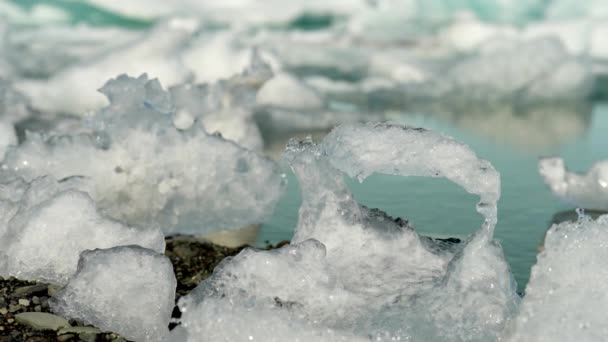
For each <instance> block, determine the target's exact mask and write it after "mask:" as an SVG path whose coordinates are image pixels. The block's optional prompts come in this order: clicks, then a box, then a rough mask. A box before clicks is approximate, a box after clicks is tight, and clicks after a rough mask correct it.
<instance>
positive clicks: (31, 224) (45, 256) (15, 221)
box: [0, 177, 165, 284]
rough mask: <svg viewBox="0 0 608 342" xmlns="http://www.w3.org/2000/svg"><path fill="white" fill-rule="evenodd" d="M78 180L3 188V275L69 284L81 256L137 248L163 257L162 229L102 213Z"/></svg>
mask: <svg viewBox="0 0 608 342" xmlns="http://www.w3.org/2000/svg"><path fill="white" fill-rule="evenodd" d="M88 190H89V187H88V185H87V184H86V182H85V181H83V180H81V179H79V177H72V178H68V179H64V180H61V181H59V182H58V181H56V180H55V179H53V178H52V177H42V178H37V179H34V180H33V181H32V182H31V183H26V182H25V181H23V180H21V179H18V178H16V179H14V180H12V181H10V182H4V183H3V184H1V185H0V275H2V276H3V277H8V276H14V277H17V278H20V279H30V280H39V281H46V282H50V283H55V284H65V283H66V282H67V281H68V278H69V277H70V276H71V275H72V274H73V273H74V272H75V271H76V264H77V262H78V256H79V254H80V252H82V251H84V250H87V249H95V248H110V247H114V246H122V245H129V244H138V245H140V246H144V247H146V248H150V249H152V250H154V251H156V252H159V253H162V252H164V250H165V240H164V237H163V234H162V232H161V231H160V229H159V228H158V227H157V226H147V227H136V226H126V225H124V224H123V223H120V222H118V221H115V220H113V219H110V218H108V217H106V216H105V215H104V214H102V213H100V212H99V210H98V209H97V207H96V206H95V202H94V201H93V200H92V199H91V197H90V196H89V195H88V193H87V192H85V191H88Z"/></svg>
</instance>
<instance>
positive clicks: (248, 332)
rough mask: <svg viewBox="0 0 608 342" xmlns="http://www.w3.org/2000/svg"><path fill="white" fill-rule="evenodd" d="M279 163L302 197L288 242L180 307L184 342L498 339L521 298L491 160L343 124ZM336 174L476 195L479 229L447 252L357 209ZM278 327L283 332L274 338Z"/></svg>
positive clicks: (427, 139)
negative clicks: (408, 179) (441, 183)
mask: <svg viewBox="0 0 608 342" xmlns="http://www.w3.org/2000/svg"><path fill="white" fill-rule="evenodd" d="M286 159H287V161H288V162H289V163H290V165H291V166H292V168H293V170H294V172H295V173H296V176H297V177H298V180H299V182H300V186H301V189H302V206H301V208H300V216H299V221H298V226H297V228H296V232H295V234H294V237H293V240H292V241H291V244H290V245H287V246H285V247H283V248H281V249H279V250H275V251H270V252H268V251H255V250H252V249H246V250H244V251H243V252H241V253H240V254H239V255H237V256H236V257H234V258H232V259H230V260H226V261H224V262H223V263H222V264H221V265H220V266H218V267H217V268H216V270H215V272H214V274H213V275H212V277H210V278H209V279H207V280H206V281H204V282H203V283H201V285H199V287H198V288H197V289H195V290H194V291H193V292H192V293H191V294H189V295H188V296H187V297H185V298H183V299H182V300H180V303H179V306H180V309H182V311H183V312H184V314H183V324H184V327H185V328H186V330H187V331H188V338H189V341H197V340H200V339H201V338H203V336H208V335H209V334H213V336H217V338H224V339H226V340H228V341H238V340H242V339H246V338H249V336H251V338H253V339H255V340H273V338H274V336H273V335H272V334H268V333H267V331H273V329H277V330H275V331H278V333H279V335H280V337H279V339H283V340H284V339H294V338H302V339H304V340H306V339H307V338H308V339H310V338H312V337H309V336H311V335H310V334H311V333H313V334H317V332H320V331H324V332H331V333H332V334H334V336H331V337H329V335H318V336H317V338H326V339H327V338H330V339H331V338H334V339H339V338H343V339H344V338H345V339H349V338H351V339H365V338H370V337H371V338H372V339H373V340H378V341H383V340H399V339H401V340H425V341H441V340H446V339H447V340H457V341H480V340H496V339H497V338H498V336H499V334H500V332H501V331H502V328H503V327H504V325H505V323H506V322H507V321H508V320H509V319H510V318H511V317H512V315H513V314H514V312H515V310H516V308H517V302H518V299H517V295H516V294H515V285H514V282H513V279H512V277H511V275H510V273H509V268H508V265H507V264H506V262H505V260H504V256H503V255H502V250H501V248H500V246H499V245H498V244H497V243H496V242H493V240H492V233H493V229H494V225H495V223H496V201H497V200H498V197H499V195H500V189H499V187H500V183H499V177H498V173H497V172H496V171H495V170H494V168H493V167H492V165H491V164H490V163H489V162H487V161H485V160H481V159H479V158H477V157H476V156H475V154H474V153H473V152H472V151H471V150H470V149H469V148H468V147H466V146H465V145H463V144H461V143H458V142H456V141H454V140H453V139H451V138H449V137H444V136H441V135H439V134H436V133H433V132H429V131H426V130H423V129H413V128H408V127H402V126H397V125H391V124H368V125H363V124H360V125H345V126H340V127H338V128H336V129H335V130H334V131H332V132H331V133H330V134H329V135H328V136H327V137H326V138H325V139H324V140H323V142H322V143H321V144H319V145H315V144H314V143H312V141H311V140H305V141H302V142H296V141H293V142H291V143H290V145H289V147H288V150H287V153H286ZM340 171H344V172H346V174H348V175H350V176H357V177H360V178H361V179H363V178H365V177H366V176H368V175H369V174H371V173H373V172H381V173H390V174H398V175H420V176H431V177H440V176H441V177H446V178H449V179H451V180H452V181H454V182H456V183H458V184H460V185H461V186H463V187H464V188H465V189H466V190H467V191H469V192H471V193H474V194H477V195H479V196H480V198H481V201H480V204H479V205H478V211H479V212H480V213H481V214H482V215H484V216H485V218H486V221H485V223H484V225H483V227H482V228H481V229H480V230H479V231H478V232H477V233H475V234H474V235H473V236H472V237H471V239H470V240H469V241H467V242H466V243H465V244H463V245H460V246H452V247H451V248H445V245H442V244H440V243H438V242H435V241H434V240H431V239H428V238H424V237H420V236H419V235H418V234H417V233H416V232H415V231H414V229H413V227H412V226H410V225H409V224H408V222H407V221H404V220H394V219H392V218H391V217H389V216H388V215H386V214H385V213H383V212H382V211H380V210H377V209H368V208H366V207H364V206H361V205H359V204H358V203H357V202H356V201H355V199H354V198H353V196H352V194H351V193H350V191H349V190H348V188H347V187H346V185H345V183H344V180H343V176H342V173H341V172H340ZM396 265H398V266H396ZM235 316H238V317H239V319H238V320H237V321H236V322H235V321H232V319H234V317H235ZM285 325H288V326H289V327H291V328H293V330H292V332H291V334H288V335H282V334H284V332H283V330H284V328H283V326H285ZM217 326H219V327H220V328H218V330H215V329H216V327H217ZM263 327H267V329H264V328H263ZM277 327H280V330H278V329H279V328H277ZM313 336H314V335H313ZM349 336H351V337H349Z"/></svg>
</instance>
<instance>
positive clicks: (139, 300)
mask: <svg viewBox="0 0 608 342" xmlns="http://www.w3.org/2000/svg"><path fill="white" fill-rule="evenodd" d="M176 286H177V281H176V280H175V275H174V273H173V266H172V265H171V262H170V261H169V259H168V258H167V257H165V256H164V255H162V254H158V253H156V252H154V251H152V250H149V249H145V248H142V247H140V246H119V247H113V248H109V249H95V250H89V251H84V252H83V253H82V254H81V256H80V260H79V261H78V271H76V273H75V274H74V275H73V276H72V277H71V278H70V281H69V283H68V284H67V285H66V286H65V287H64V288H63V289H61V290H60V291H59V293H57V295H56V296H55V297H54V298H53V299H52V300H51V302H50V304H51V308H52V309H53V311H54V312H56V313H58V314H60V315H62V316H64V317H69V318H74V319H78V320H81V321H83V322H85V323H87V324H92V325H94V326H96V327H99V328H100V329H102V330H106V331H113V332H117V333H119V334H121V335H122V336H123V337H125V338H127V339H129V340H134V341H141V342H155V341H158V342H162V341H168V335H169V329H168V326H169V320H170V318H171V312H172V311H173V307H174V306H175V302H174V301H175V289H176Z"/></svg>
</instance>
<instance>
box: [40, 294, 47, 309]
mask: <svg viewBox="0 0 608 342" xmlns="http://www.w3.org/2000/svg"><path fill="white" fill-rule="evenodd" d="M40 304H41V305H42V307H43V308H45V309H48V308H49V298H48V297H42V298H40Z"/></svg>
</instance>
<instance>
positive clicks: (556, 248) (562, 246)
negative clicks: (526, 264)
mask: <svg viewBox="0 0 608 342" xmlns="http://www.w3.org/2000/svg"><path fill="white" fill-rule="evenodd" d="M606 241H608V216H607V215H604V216H600V217H599V218H598V219H597V220H595V221H594V220H592V219H591V218H589V217H582V218H580V219H579V221H578V222H564V223H561V224H557V225H554V226H553V227H551V229H549V231H548V232H547V235H546V237H545V244H544V251H542V252H541V253H540V254H539V255H538V261H537V263H536V265H535V266H533V267H532V273H531V276H530V282H529V283H528V286H527V287H526V295H525V297H524V299H523V301H522V303H521V308H520V313H519V315H518V316H517V319H516V320H515V321H514V324H512V327H510V329H509V330H508V331H507V334H506V335H507V336H506V337H507V338H505V340H506V341H539V342H544V341H556V342H561V341H564V342H566V341H602V340H604V339H605V338H606V336H608V315H606V307H608V292H607V291H606V288H605V287H606V284H607V283H608V271H607V270H606V260H607V258H608V248H606Z"/></svg>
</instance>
